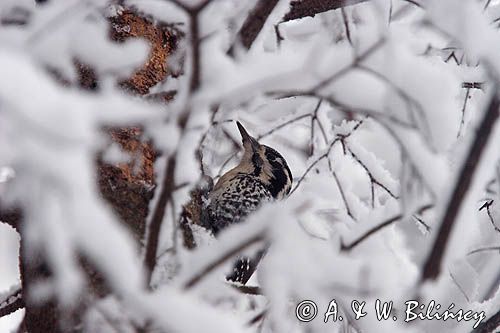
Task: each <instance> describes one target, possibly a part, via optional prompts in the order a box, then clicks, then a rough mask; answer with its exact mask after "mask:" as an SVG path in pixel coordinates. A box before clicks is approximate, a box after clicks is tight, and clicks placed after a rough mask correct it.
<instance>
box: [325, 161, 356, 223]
mask: <svg viewBox="0 0 500 333" xmlns="http://www.w3.org/2000/svg"><path fill="white" fill-rule="evenodd" d="M328 167H329V168H330V172H331V173H332V175H333V179H335V183H336V184H337V188H338V189H339V192H340V195H341V196H342V200H343V201H344V205H345V209H346V211H347V215H349V216H350V217H351V218H352V219H353V220H356V219H355V218H354V215H353V214H352V212H351V209H350V208H349V203H348V201H347V198H346V196H345V193H344V189H343V188H342V184H341V183H340V180H339V178H338V176H337V174H336V173H335V170H333V166H332V161H331V160H330V159H328Z"/></svg>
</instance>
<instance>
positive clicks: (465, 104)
mask: <svg viewBox="0 0 500 333" xmlns="http://www.w3.org/2000/svg"><path fill="white" fill-rule="evenodd" d="M466 89H467V92H466V93H465V99H464V104H463V106H462V119H461V120H460V127H459V128H458V133H457V138H459V137H460V134H461V133H462V128H463V127H464V123H465V109H466V108H467V102H468V101H469V95H470V89H471V88H466Z"/></svg>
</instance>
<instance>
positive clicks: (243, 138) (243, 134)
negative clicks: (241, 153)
mask: <svg viewBox="0 0 500 333" xmlns="http://www.w3.org/2000/svg"><path fill="white" fill-rule="evenodd" d="M236 124H237V125H238V129H239V131H240V134H241V141H242V142H243V146H245V144H246V143H250V146H251V147H252V149H253V150H257V149H258V148H259V146H260V145H259V142H258V141H257V140H256V139H255V138H253V137H251V136H250V134H248V132H247V130H246V129H245V127H243V125H241V123H240V122H239V121H237V122H236Z"/></svg>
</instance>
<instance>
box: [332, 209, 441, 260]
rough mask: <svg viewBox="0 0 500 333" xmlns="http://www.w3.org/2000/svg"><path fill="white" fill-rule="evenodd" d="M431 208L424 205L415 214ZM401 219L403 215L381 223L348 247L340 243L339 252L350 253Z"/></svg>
mask: <svg viewBox="0 0 500 333" xmlns="http://www.w3.org/2000/svg"><path fill="white" fill-rule="evenodd" d="M432 207H433V206H432V205H424V206H422V207H421V208H420V209H419V210H418V211H417V212H416V213H415V214H422V213H423V212H424V211H426V210H428V209H430V208H432ZM415 214H413V215H415ZM402 218H403V214H398V215H395V216H393V217H391V218H389V219H387V220H386V221H385V222H382V223H380V224H378V225H376V226H375V227H373V228H372V229H370V230H369V231H367V232H366V233H365V234H363V235H362V236H360V237H359V238H358V239H356V240H355V241H353V242H352V243H350V244H348V245H345V244H344V243H343V242H342V243H341V247H340V249H341V251H350V250H352V249H353V248H354V247H356V246H358V245H359V244H360V243H362V242H363V241H364V240H366V239H367V238H369V237H370V236H372V235H373V234H375V233H377V232H378V231H379V230H382V229H384V228H385V227H387V226H389V225H391V224H393V223H394V222H397V221H399V220H400V219H402Z"/></svg>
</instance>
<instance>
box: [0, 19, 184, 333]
mask: <svg viewBox="0 0 500 333" xmlns="http://www.w3.org/2000/svg"><path fill="white" fill-rule="evenodd" d="M110 36H111V38H112V39H113V40H115V41H116V42H122V41H124V40H125V39H127V38H143V39H145V40H146V41H147V42H148V43H149V44H150V46H151V52H150V55H149V58H148V60H147V61H146V63H145V64H144V66H143V67H141V68H140V69H138V70H137V71H136V72H135V73H134V74H133V75H132V76H131V77H130V78H126V79H122V80H121V81H120V82H119V84H120V86H121V87H123V88H124V89H125V90H126V91H128V92H129V93H133V94H139V95H145V94H147V93H148V92H149V89H150V88H151V87H152V86H154V85H156V84H158V83H159V82H161V81H163V80H165V79H166V78H167V76H168V74H169V73H168V68H167V65H166V60H167V56H168V55H169V54H171V52H172V50H173V49H174V48H175V47H176V43H177V36H178V35H177V34H176V33H172V32H171V31H170V30H169V29H168V27H167V26H166V25H163V24H161V23H158V22H155V21H153V20H152V19H151V18H149V17H146V16H145V15H142V14H140V13H137V12H134V11H132V10H124V11H123V12H122V13H120V14H119V15H118V16H116V17H112V18H110ZM75 65H76V66H77V68H78V70H79V73H80V79H79V82H78V85H79V86H80V87H81V88H82V89H85V90H98V89H99V77H98V75H97V73H96V72H95V71H94V70H93V69H92V68H90V67H89V66H86V65H85V64H82V63H79V62H78V61H76V62H75ZM55 79H56V80H57V79H58V77H57V76H56V78H55ZM58 81H59V82H61V83H62V84H66V85H67V84H68V82H66V81H64V80H61V79H60V77H59V80H58ZM172 96H173V93H169V94H165V95H162V96H160V98H156V100H157V101H158V100H159V101H161V102H167V101H168V100H170V99H171V97H172ZM103 130H105V131H107V132H108V133H109V137H110V141H112V142H115V143H117V144H118V145H120V147H121V148H122V149H123V150H124V151H126V152H128V153H129V155H130V156H131V157H132V158H131V161H130V162H128V163H122V164H109V163H106V162H105V161H103V159H102V157H101V156H100V154H99V156H97V159H96V168H97V182H98V185H99V189H100V191H101V194H102V196H103V198H104V199H105V200H106V201H107V202H108V203H109V204H110V206H111V208H112V209H113V211H114V212H115V213H116V215H117V216H118V217H119V218H120V220H121V221H122V222H123V223H124V224H125V225H126V226H127V227H128V228H129V229H130V231H131V232H132V234H133V235H134V237H135V239H136V240H137V242H138V243H140V242H141V240H142V239H143V237H144V232H145V229H146V228H145V223H146V222H145V221H146V217H147V215H148V205H149V200H150V199H151V198H152V196H153V189H154V186H155V175H154V170H153V165H154V162H155V159H156V156H157V153H156V151H155V149H154V147H153V145H152V143H151V142H150V141H146V140H144V139H143V138H142V129H141V128H140V127H138V126H131V127H127V128H108V129H103ZM21 217H22V214H21V212H20V211H17V210H10V211H4V212H3V213H2V216H1V219H2V220H3V221H5V222H8V223H9V224H11V225H15V226H16V227H18V226H19V221H20V219H21ZM19 230H21V231H22V228H19ZM21 235H22V232H21ZM20 257H21V258H20V271H21V281H22V287H23V301H24V302H25V310H26V312H25V318H24V320H23V323H22V325H21V327H20V328H19V332H30V333H36V332H40V333H42V332H43V333H46V332H56V333H57V332H73V331H75V332H76V331H79V330H81V328H79V327H80V324H81V322H82V320H83V318H84V315H85V312H86V309H87V308H88V307H89V306H91V302H92V300H93V299H96V298H99V297H103V296H105V295H106V294H108V293H109V288H108V287H107V286H106V283H105V279H104V278H103V277H102V275H101V274H100V273H99V272H98V271H97V270H96V269H94V267H93V265H92V263H91V262H88V261H87V260H86V259H85V258H80V263H81V266H82V268H83V270H84V272H85V274H86V277H87V282H88V289H87V291H86V292H85V294H82V297H81V300H80V301H79V302H78V304H76V305H75V307H74V308H73V309H68V308H64V309H61V308H59V307H58V304H57V300H56V299H49V300H47V301H45V302H43V303H37V302H34V301H33V299H32V298H31V297H30V293H31V291H32V290H33V286H34V285H35V284H36V283H37V282H39V281H43V280H45V279H49V278H51V276H52V274H51V272H50V266H49V265H48V263H47V261H46V259H45V258H44V257H43V253H42V252H38V253H32V252H30V253H29V254H28V253H27V250H26V242H25V240H24V239H23V238H22V237H21V254H20Z"/></svg>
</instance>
